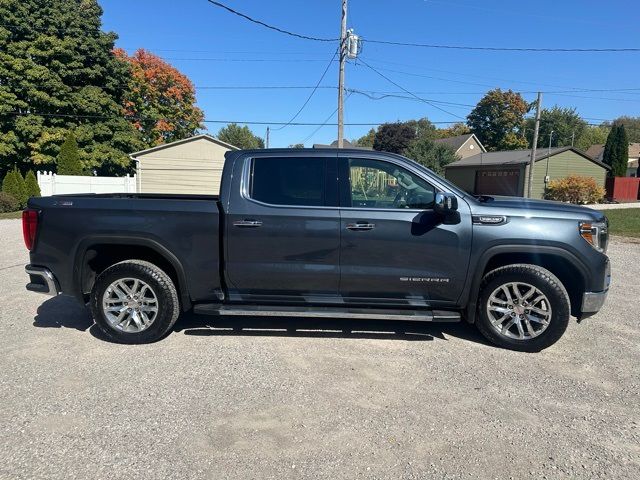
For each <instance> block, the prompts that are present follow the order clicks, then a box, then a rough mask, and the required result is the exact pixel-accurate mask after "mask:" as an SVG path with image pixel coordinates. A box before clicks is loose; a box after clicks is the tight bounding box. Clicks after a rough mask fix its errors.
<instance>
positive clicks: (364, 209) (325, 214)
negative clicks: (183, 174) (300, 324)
mask: <svg viewBox="0 0 640 480" xmlns="http://www.w3.org/2000/svg"><path fill="white" fill-rule="evenodd" d="M167 181H171V180H170V179H168V180H167ZM23 226H24V235H25V242H26V244H27V247H28V248H29V250H30V252H31V253H30V257H31V264H30V265H28V266H27V267H26V270H27V273H28V274H29V276H30V283H29V284H28V285H27V289H28V290H31V291H35V292H42V293H48V294H52V295H56V294H59V293H65V294H70V295H73V296H75V297H76V298H77V299H78V301H80V302H82V303H86V302H89V303H90V306H91V311H92V312H93V316H94V318H95V321H96V323H97V324H98V325H99V327H100V328H101V329H102V330H103V331H104V332H105V334H106V335H108V336H109V337H110V338H112V339H114V340H116V341H118V342H123V343H145V342H152V341H155V340H158V339H159V338H161V337H163V336H164V335H165V334H167V333H168V332H169V331H170V330H171V328H172V326H173V324H174V323H175V321H176V319H177V318H178V315H179V313H180V312H181V311H186V310H191V309H193V310H195V312H197V313H200V314H213V315H251V316H257V315H261V316H295V317H302V316H310V317H332V318H342V317H347V318H362V319H386V320H416V321H445V322H455V321H460V320H461V319H465V320H466V321H467V322H469V323H475V324H476V325H477V326H478V328H479V329H480V331H481V332H482V334H483V335H484V336H485V337H486V338H487V339H489V340H490V341H491V342H493V343H495V344H497V345H500V346H503V347H506V348H510V349H514V350H521V351H538V350H540V349H543V348H546V347H548V346H549V345H552V344H553V343H555V342H556V341H557V340H558V339H559V338H560V336H561V335H562V334H563V333H564V331H565V329H566V328H567V324H568V322H569V318H570V315H574V316H575V317H577V318H578V319H579V320H580V319H583V318H585V317H588V316H590V315H592V314H594V313H596V312H597V311H598V310H599V309H600V308H601V306H602V305H603V303H604V301H605V298H606V296H607V290H608V288H609V281H610V270H609V260H608V258H607V256H606V250H607V242H608V232H607V220H606V218H605V217H604V216H603V215H602V214H601V213H599V212H597V211H594V210H590V209H588V208H584V207H578V206H572V205H566V204H560V203H555V202H548V201H535V200H527V199H521V198H509V197H502V198H500V197H496V198H491V197H479V198H477V197H474V196H471V195H469V194H467V193H465V192H463V191H461V190H460V189H458V188H457V187H455V186H454V185H452V184H451V183H449V182H447V181H446V180H444V179H442V178H441V177H439V176H437V175H436V174H434V173H433V172H432V171H430V170H428V169H426V168H424V167H422V166H421V165H419V164H417V163H415V162H413V161H411V160H409V159H407V158H404V157H401V156H399V155H394V154H389V153H382V152H374V151H367V150H338V149H322V150H309V149H277V150H245V151H233V152H228V153H227V154H226V161H225V165H224V171H223V173H222V183H221V193H220V196H219V197H218V196H202V195H162V194H105V195H59V196H53V197H42V198H32V199H30V200H29V204H28V209H27V210H25V212H24V215H23Z"/></svg>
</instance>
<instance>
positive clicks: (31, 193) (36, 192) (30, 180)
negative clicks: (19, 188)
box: [24, 170, 41, 198]
mask: <svg viewBox="0 0 640 480" xmlns="http://www.w3.org/2000/svg"><path fill="white" fill-rule="evenodd" d="M24 185H25V190H26V192H27V198H31V197H39V196H40V195H41V194H40V185H38V179H37V178H36V175H35V174H34V173H33V170H29V171H28V172H27V174H26V175H25V177H24Z"/></svg>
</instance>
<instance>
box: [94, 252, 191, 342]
mask: <svg viewBox="0 0 640 480" xmlns="http://www.w3.org/2000/svg"><path fill="white" fill-rule="evenodd" d="M91 311H92V313H93V318H94V319H95V321H96V323H97V324H98V326H99V327H100V329H101V330H102V331H103V332H104V334H105V335H106V336H107V337H109V338H110V339H112V340H114V341H116V342H119V343H149V342H153V341H155V340H158V339H160V338H162V337H163V336H164V335H165V334H166V333H167V332H168V331H169V330H170V329H171V327H173V324H174V323H175V322H176V320H177V318H178V314H179V313H180V309H179V301H178V293H177V291H176V287H175V285H174V284H173V281H172V280H171V278H170V277H169V276H168V275H167V274H166V273H165V272H164V271H162V270H161V269H160V268H158V267H157V266H156V265H154V264H152V263H149V262H145V261H142V260H126V261H124V262H120V263H116V264H115V265H112V266H110V267H109V268H107V269H106V270H104V271H103V272H102V273H101V274H100V275H99V276H98V278H97V279H96V282H95V284H94V286H93V290H92V291H91Z"/></svg>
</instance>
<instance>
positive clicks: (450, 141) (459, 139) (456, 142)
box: [434, 133, 486, 152]
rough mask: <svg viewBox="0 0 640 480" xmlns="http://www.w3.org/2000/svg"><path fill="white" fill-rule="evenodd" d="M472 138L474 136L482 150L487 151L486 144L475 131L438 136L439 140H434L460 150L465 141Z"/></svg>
mask: <svg viewBox="0 0 640 480" xmlns="http://www.w3.org/2000/svg"><path fill="white" fill-rule="evenodd" d="M470 138H474V139H475V141H476V142H477V143H478V145H480V147H481V148H482V150H483V151H485V152H486V150H485V148H484V145H482V143H481V142H480V140H478V137H476V136H475V134H473V133H467V134H465V135H457V136H455V137H447V138H438V139H437V140H434V142H435V143H443V144H445V145H448V146H450V147H452V148H453V149H454V150H455V151H456V152H457V151H458V150H460V148H461V147H462V146H463V145H464V144H465V143H467V141H468V140H469V139H470Z"/></svg>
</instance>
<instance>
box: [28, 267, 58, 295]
mask: <svg viewBox="0 0 640 480" xmlns="http://www.w3.org/2000/svg"><path fill="white" fill-rule="evenodd" d="M24 269H25V271H26V272H27V274H28V275H29V283H27V287H26V288H27V290H29V291H30V292H37V293H45V294H47V295H52V296H55V295H58V294H60V293H62V292H61V291H60V285H59V284H58V281H57V280H56V277H55V276H54V275H53V273H51V270H49V269H48V268H45V267H36V266H35V265H27V266H26V267H24Z"/></svg>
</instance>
